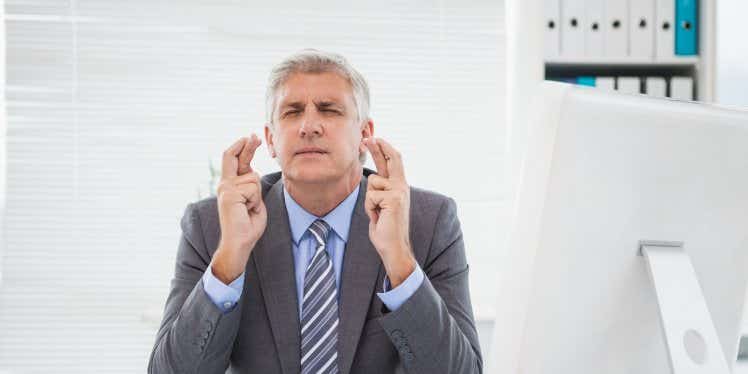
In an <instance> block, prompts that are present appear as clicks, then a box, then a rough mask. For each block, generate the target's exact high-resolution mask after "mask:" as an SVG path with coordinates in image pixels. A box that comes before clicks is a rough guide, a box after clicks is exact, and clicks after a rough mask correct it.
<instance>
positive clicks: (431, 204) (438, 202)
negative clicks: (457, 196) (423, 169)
mask: <svg viewBox="0 0 748 374" xmlns="http://www.w3.org/2000/svg"><path fill="white" fill-rule="evenodd" d="M410 202H411V206H412V207H414V208H420V209H425V210H435V211H436V212H438V211H439V210H440V209H441V207H442V206H444V205H445V204H449V203H450V202H451V203H453V204H454V199H453V198H451V197H449V196H447V195H444V194H442V193H439V192H436V191H431V190H427V189H425V188H420V187H414V186H410Z"/></svg>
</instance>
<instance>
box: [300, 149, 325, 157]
mask: <svg viewBox="0 0 748 374" xmlns="http://www.w3.org/2000/svg"><path fill="white" fill-rule="evenodd" d="M326 153H327V152H326V151H325V150H324V149H322V148H302V149H300V150H298V151H297V152H296V153H295V154H294V155H295V156H319V155H324V154H326Z"/></svg>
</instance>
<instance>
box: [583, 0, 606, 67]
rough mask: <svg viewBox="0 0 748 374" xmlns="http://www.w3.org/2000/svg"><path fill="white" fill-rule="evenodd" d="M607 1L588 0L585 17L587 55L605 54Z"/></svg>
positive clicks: (597, 55) (598, 55) (599, 55)
mask: <svg viewBox="0 0 748 374" xmlns="http://www.w3.org/2000/svg"><path fill="white" fill-rule="evenodd" d="M604 5H605V3H603V2H602V1H601V0H588V1H587V3H586V6H585V17H584V21H585V24H584V50H585V54H586V55H587V57H602V56H604V55H605V48H604V46H605V34H604V32H603V27H604V25H603V24H604V23H605V8H604Z"/></svg>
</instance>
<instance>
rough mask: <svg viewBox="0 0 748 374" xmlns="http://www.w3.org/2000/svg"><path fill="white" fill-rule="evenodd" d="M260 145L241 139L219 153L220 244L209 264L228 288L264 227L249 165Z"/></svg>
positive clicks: (256, 180)
mask: <svg viewBox="0 0 748 374" xmlns="http://www.w3.org/2000/svg"><path fill="white" fill-rule="evenodd" d="M260 144H262V141H261V140H260V139H259V138H258V137H257V135H255V134H252V136H251V137H249V138H246V137H244V138H241V139H239V140H237V141H236V143H234V144H233V145H232V146H231V147H229V149H227V150H226V151H225V152H223V161H222V166H221V181H220V182H219V184H218V189H217V197H218V218H219V220H220V224H221V241H220V243H219V245H218V249H217V250H216V253H215V255H214V256H213V260H212V265H211V266H212V270H213V275H215V277H216V278H218V279H219V280H220V281H221V282H223V283H224V284H229V283H231V282H232V281H233V280H235V279H236V278H238V277H239V276H240V275H241V274H242V273H243V272H244V269H245V267H246V265H247V261H248V260H249V255H250V253H251V252H252V248H254V246H255V244H256V243H257V241H258V240H259V239H260V236H262V233H263V232H264V231H265V226H266V225H267V211H266V210H265V204H264V203H263V201H262V186H261V184H260V175H259V174H258V173H257V172H255V171H253V170H252V166H251V165H250V163H251V162H252V158H253V157H254V154H255V151H256V150H257V147H259V146H260Z"/></svg>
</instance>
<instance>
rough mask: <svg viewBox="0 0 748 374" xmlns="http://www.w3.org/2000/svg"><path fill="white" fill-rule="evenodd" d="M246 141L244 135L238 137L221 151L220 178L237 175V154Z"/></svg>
mask: <svg viewBox="0 0 748 374" xmlns="http://www.w3.org/2000/svg"><path fill="white" fill-rule="evenodd" d="M246 141H247V138H246V137H244V138H240V139H239V140H237V141H236V142H235V143H234V144H232V145H231V147H229V148H228V149H226V150H225V151H224V152H223V157H222V160H221V178H230V177H235V176H237V166H238V164H239V161H238V159H237V156H238V155H239V153H240V152H241V151H242V149H243V147H244V144H245V143H246Z"/></svg>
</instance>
